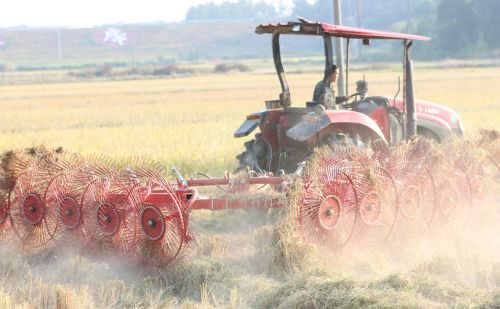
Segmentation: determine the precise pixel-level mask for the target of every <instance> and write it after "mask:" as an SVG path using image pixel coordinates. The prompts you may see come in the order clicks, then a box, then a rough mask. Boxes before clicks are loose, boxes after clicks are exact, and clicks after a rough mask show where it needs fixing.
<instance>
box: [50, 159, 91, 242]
mask: <svg viewBox="0 0 500 309" xmlns="http://www.w3.org/2000/svg"><path fill="white" fill-rule="evenodd" d="M93 180H94V177H93V176H92V175H91V174H89V173H87V171H84V170H82V169H81V168H80V166H78V165H68V166H66V169H65V171H63V172H61V173H60V174H58V175H57V176H56V177H54V178H53V179H52V180H51V181H50V183H49V185H48V187H47V190H46V192H45V198H44V200H45V203H46V204H47V205H48V207H50V208H53V209H55V212H56V213H57V219H58V224H57V230H56V235H55V239H56V242H57V243H59V244H61V243H64V244H65V245H75V244H78V245H80V246H83V245H85V244H86V243H85V242H84V241H83V240H85V237H84V235H83V230H82V221H83V213H82V207H81V200H82V197H83V194H84V192H85V188H87V187H88V186H89V184H90V183H92V181H93ZM82 241H83V242H82Z"/></svg>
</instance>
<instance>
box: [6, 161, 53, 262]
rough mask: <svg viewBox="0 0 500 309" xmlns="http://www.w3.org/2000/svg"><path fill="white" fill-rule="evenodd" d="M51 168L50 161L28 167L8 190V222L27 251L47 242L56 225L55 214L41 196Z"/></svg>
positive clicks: (50, 175)
mask: <svg viewBox="0 0 500 309" xmlns="http://www.w3.org/2000/svg"><path fill="white" fill-rule="evenodd" d="M52 168H53V167H52V166H51V165H50V164H39V165H37V166H33V167H31V168H30V169H29V170H27V171H26V172H25V173H23V174H22V175H20V176H19V177H18V178H17V180H16V184H15V185H14V188H13V189H12V190H11V192H10V197H9V209H10V220H11V225H12V228H13V230H14V232H15V234H16V235H17V237H18V238H19V240H20V241H21V244H22V247H23V249H24V250H26V251H28V252H30V253H36V252H38V251H40V250H43V249H46V248H47V247H49V246H51V241H52V240H53V236H54V233H55V231H56V228H57V214H56V212H55V211H54V208H52V207H48V206H47V205H46V204H45V202H44V200H43V196H44V192H45V188H46V187H47V185H48V183H49V182H50V179H51V178H52V173H53V170H52Z"/></svg>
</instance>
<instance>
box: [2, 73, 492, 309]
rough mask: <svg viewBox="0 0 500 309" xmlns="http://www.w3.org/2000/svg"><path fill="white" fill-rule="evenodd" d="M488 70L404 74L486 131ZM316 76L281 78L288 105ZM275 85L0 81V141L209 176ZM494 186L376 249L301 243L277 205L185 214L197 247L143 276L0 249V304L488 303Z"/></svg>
mask: <svg viewBox="0 0 500 309" xmlns="http://www.w3.org/2000/svg"><path fill="white" fill-rule="evenodd" d="M497 71H498V70H495V69H488V68H481V69H475V68H468V69H451V70H448V71H437V70H423V71H420V72H418V73H417V75H416V78H415V79H416V93H417V94H418V95H417V97H419V98H422V99H427V100H431V101H436V102H440V103H443V104H446V105H449V106H451V107H453V108H454V109H456V110H457V111H459V113H460V114H461V115H462V116H463V118H464V122H465V125H466V129H468V130H474V129H479V128H488V129H497V130H498V129H500V127H499V124H498V119H500V104H499V103H498V102H500V98H499V97H498V94H497V93H496V91H495V89H494V87H493V88H492V87H491V85H492V84H495V83H499V82H500V75H499V73H498V72H497ZM366 74H367V77H369V78H370V79H369V80H370V91H371V92H372V93H381V94H388V95H390V94H393V93H395V89H393V87H392V86H393V85H394V82H393V81H394V80H395V78H394V76H397V75H395V74H394V72H391V71H372V72H367V73H366ZM317 78H318V76H317V75H312V74H296V75H294V76H292V78H291V79H292V87H293V86H295V88H296V89H297V100H296V101H300V102H303V101H305V100H307V99H308V98H309V95H310V94H311V92H312V91H311V89H312V87H313V85H314V83H315V81H316V79H317ZM396 78H397V77H396ZM294 81H295V82H294ZM276 85H277V83H276V81H275V77H274V76H273V75H268V74H264V73H263V74H261V73H259V74H238V75H213V76H198V77H189V78H178V79H168V80H148V81H120V82H116V81H109V82H101V83H68V84H50V85H49V84H46V85H23V86H2V87H0V104H1V106H2V108H3V109H2V111H3V112H2V114H1V115H0V117H1V118H0V150H2V151H6V150H10V149H13V148H27V147H30V146H33V145H38V144H44V145H46V147H47V148H48V149H55V148H57V147H59V146H63V147H64V148H66V149H69V150H70V151H75V152H80V153H84V154H87V155H91V154H95V153H97V154H106V155H107V156H109V157H111V158H113V159H117V160H120V159H123V158H126V157H130V156H134V155H140V156H146V157H148V158H152V159H155V160H159V161H160V162H162V163H163V164H165V165H167V166H171V165H176V166H178V167H180V168H181V171H183V172H184V173H190V172H193V171H201V172H205V173H209V174H212V175H222V174H223V172H224V170H226V169H227V170H231V169H232V168H233V167H234V166H235V164H236V162H235V160H234V156H235V155H236V154H237V153H238V152H240V151H241V150H242V146H241V145H242V143H243V141H242V140H234V139H232V133H233V131H234V129H235V128H236V127H237V126H238V125H239V123H240V122H241V121H242V119H243V118H244V116H245V115H246V114H247V113H249V112H252V111H255V110H258V109H262V107H263V103H262V101H263V100H264V99H267V98H272V97H275V96H276V94H277V93H278V89H277V88H276ZM292 89H294V88H292ZM499 190H500V188H499V187H498V183H497V184H496V185H495V186H493V187H492V188H491V190H490V192H491V193H490V194H489V195H488V196H487V197H486V200H485V201H484V202H483V204H482V205H479V207H475V208H474V211H473V212H471V214H470V217H469V218H468V221H467V224H466V225H465V226H462V227H460V228H457V227H456V226H451V225H450V226H447V225H443V226H442V227H441V228H436V229H431V230H428V231H425V232H424V233H422V232H421V231H420V230H418V229H412V227H411V226H409V227H407V231H406V233H401V234H400V235H398V234H396V235H394V238H392V239H391V240H390V241H388V242H386V243H384V244H380V245H379V246H377V247H376V249H374V248H373V247H370V246H366V247H364V246H360V245H357V246H350V247H349V246H348V247H346V248H345V250H343V251H342V252H340V253H338V252H329V251H327V250H324V249H323V248H321V247H317V246H311V245H309V244H307V243H304V242H303V241H302V237H301V235H300V234H299V233H298V231H297V230H296V227H295V226H296V225H295V224H294V220H295V217H294V215H293V214H289V213H287V211H286V210H269V211H264V210H233V211H222V212H211V211H196V212H193V215H192V217H193V219H192V222H191V226H193V227H195V232H196V236H197V239H198V243H199V248H198V251H197V254H196V255H194V256H192V257H190V258H188V259H186V260H184V261H183V262H182V263H178V264H172V265H170V266H169V268H168V270H160V271H155V272H151V271H150V270H148V271H145V270H144V269H137V268H134V267H132V266H131V265H130V264H128V263H127V262H125V261H122V260H120V259H117V258H113V257H95V256H87V255H81V254H79V253H77V252H76V249H73V248H63V249H61V248H60V249H57V250H55V251H51V252H48V253H46V254H43V255H41V256H36V257H31V258H25V257H22V255H20V254H19V252H17V251H16V250H15V249H13V248H8V247H2V248H1V251H0V256H1V259H0V307H9V308H10V307H18V308H30V307H51V308H55V307H57V308H79V307H82V308H91V307H95V308H102V307H110V308H123V307H133V308H150V307H152V308H170V307H182V308H212V307H216V308H221V307H224V308H246V307H251V308H332V307H340V308H366V307H373V308H380V307H383V308H400V307H420V308H447V307H479V308H481V307H482V308H494V307H498V306H500V290H499V288H500V242H499V241H498V239H497V235H498V233H499V232H500V228H499V226H498V220H499V219H500V208H499V205H500V204H499V202H500V201H499V199H498V192H499ZM0 237H1V235H0Z"/></svg>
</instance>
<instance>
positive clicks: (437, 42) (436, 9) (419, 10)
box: [186, 0, 500, 59]
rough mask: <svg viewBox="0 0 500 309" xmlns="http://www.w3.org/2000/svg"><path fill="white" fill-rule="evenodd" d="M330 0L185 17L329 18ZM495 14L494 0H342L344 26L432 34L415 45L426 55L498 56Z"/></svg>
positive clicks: (245, 1)
mask: <svg viewBox="0 0 500 309" xmlns="http://www.w3.org/2000/svg"><path fill="white" fill-rule="evenodd" d="M332 2H333V1H332V0H316V1H315V2H313V3H309V2H308V1H307V0H295V1H294V3H293V7H292V8H291V9H289V10H285V9H284V6H283V5H280V6H278V7H275V6H272V5H270V4H267V3H265V2H264V1H260V0H258V1H251V0H238V2H228V1H226V2H222V3H219V4H216V3H206V4H202V5H198V6H194V7H192V8H190V9H189V11H188V12H187V14H186V20H187V21H199V20H229V19H231V20H232V19H239V20H242V19H244V20H255V21H276V20H293V19H295V16H303V17H305V18H306V19H310V20H319V21H332V20H333V8H332ZM499 15H500V1H499V0H384V1H380V0H357V1H351V0H349V1H342V16H343V23H344V25H348V26H361V27H364V28H373V29H380V30H388V31H400V32H407V31H408V32H412V33H418V34H422V35H428V36H431V37H432V38H433V41H432V42H431V43H429V44H421V45H419V46H418V57H419V58H425V59H442V58H446V57H454V58H479V57H499V56H500V35H499V34H498V31H499V30H500V18H499V17H498V16H499Z"/></svg>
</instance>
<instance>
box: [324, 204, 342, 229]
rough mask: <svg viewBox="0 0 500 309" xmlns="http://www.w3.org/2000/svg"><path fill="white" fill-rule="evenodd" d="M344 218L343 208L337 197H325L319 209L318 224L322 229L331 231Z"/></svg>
mask: <svg viewBox="0 0 500 309" xmlns="http://www.w3.org/2000/svg"><path fill="white" fill-rule="evenodd" d="M341 216H342V207H341V206H340V201H339V199H338V198H337V197H336V196H333V195H329V196H327V197H325V198H324V199H323V200H322V201H321V203H320V204H319V208H318V222H319V225H320V226H321V228H323V229H325V230H327V231H331V230H333V229H334V228H335V226H337V223H338V222H339V219H340V217H341Z"/></svg>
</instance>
